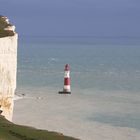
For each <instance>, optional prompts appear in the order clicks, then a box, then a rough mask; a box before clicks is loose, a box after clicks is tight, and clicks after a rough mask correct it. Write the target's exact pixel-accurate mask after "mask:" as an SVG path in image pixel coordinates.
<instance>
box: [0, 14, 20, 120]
mask: <svg viewBox="0 0 140 140" xmlns="http://www.w3.org/2000/svg"><path fill="white" fill-rule="evenodd" d="M17 40H18V35H17V33H16V32H15V26H13V25H11V24H10V23H9V20H8V18H7V17H4V16H0V110H1V111H2V113H1V115H3V116H5V117H6V119H8V120H10V121H12V116H13V107H14V102H13V98H14V93H15V89H16V73H17Z"/></svg>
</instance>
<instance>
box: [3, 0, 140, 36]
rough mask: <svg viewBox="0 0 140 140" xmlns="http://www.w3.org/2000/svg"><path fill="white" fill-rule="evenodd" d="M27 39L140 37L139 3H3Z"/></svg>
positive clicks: (76, 0)
mask: <svg viewBox="0 0 140 140" xmlns="http://www.w3.org/2000/svg"><path fill="white" fill-rule="evenodd" d="M0 15H5V16H7V17H9V19H10V21H11V22H12V23H13V24H15V25H16V30H17V32H18V33H19V34H20V35H24V36H29V35H31V36H87V37H92V36H97V37H134V38H135V37H136V38H139V37H140V0H24V1H23V0H0Z"/></svg>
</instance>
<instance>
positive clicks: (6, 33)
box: [0, 16, 14, 37]
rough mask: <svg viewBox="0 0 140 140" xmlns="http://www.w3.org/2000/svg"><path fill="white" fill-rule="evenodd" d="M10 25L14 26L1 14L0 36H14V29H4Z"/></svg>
mask: <svg viewBox="0 0 140 140" xmlns="http://www.w3.org/2000/svg"><path fill="white" fill-rule="evenodd" d="M8 26H12V25H11V24H9V23H7V22H6V21H5V19H4V18H3V16H0V37H6V36H13V35H14V32H13V31H8V30H4V29H5V28H7V27H8Z"/></svg>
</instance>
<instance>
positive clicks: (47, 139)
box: [0, 116, 76, 140]
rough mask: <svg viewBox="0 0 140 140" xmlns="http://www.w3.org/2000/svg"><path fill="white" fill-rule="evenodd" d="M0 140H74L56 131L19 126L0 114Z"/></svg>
mask: <svg viewBox="0 0 140 140" xmlns="http://www.w3.org/2000/svg"><path fill="white" fill-rule="evenodd" d="M0 140H76V139H74V138H72V137H67V136H64V135H62V134H59V133H56V132H49V131H47V130H39V129H35V128H32V127H26V126H20V125H16V124H13V123H11V122H9V121H7V120H6V119H5V118H4V117H2V116H0Z"/></svg>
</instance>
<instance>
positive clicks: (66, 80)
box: [59, 64, 71, 94]
mask: <svg viewBox="0 0 140 140" xmlns="http://www.w3.org/2000/svg"><path fill="white" fill-rule="evenodd" d="M59 93H60V94H71V88H70V66H69V65H68V64H66V65H65V69H64V87H63V91H59Z"/></svg>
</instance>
